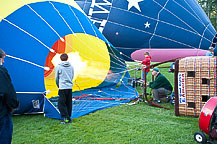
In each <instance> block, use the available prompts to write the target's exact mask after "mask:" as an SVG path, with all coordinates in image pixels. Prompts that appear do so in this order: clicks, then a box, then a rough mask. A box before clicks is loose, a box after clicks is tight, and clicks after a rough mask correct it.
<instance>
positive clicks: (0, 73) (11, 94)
mask: <svg viewBox="0 0 217 144" xmlns="http://www.w3.org/2000/svg"><path fill="white" fill-rule="evenodd" d="M0 82H1V83H0V94H1V95H2V96H3V97H4V99H5V104H6V106H7V109H8V111H9V112H13V110H14V109H15V108H17V107H18V106H19V101H18V98H17V95H16V91H15V89H14V86H13V84H12V82H11V79H10V76H9V74H8V71H7V70H6V69H5V68H3V67H2V68H1V69H0Z"/></svg>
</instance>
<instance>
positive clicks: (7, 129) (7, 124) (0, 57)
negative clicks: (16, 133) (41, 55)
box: [0, 49, 19, 144]
mask: <svg viewBox="0 0 217 144" xmlns="http://www.w3.org/2000/svg"><path fill="white" fill-rule="evenodd" d="M5 56H6V54H5V52H4V51H3V50H2V49H0V144H10V143H11V141H12V135H13V121H12V118H11V117H12V114H11V113H12V112H13V111H14V109H16V108H17V107H18V106H19V101H18V99H17V95H16V92H15V89H14V87H13V84H12V82H11V78H10V75H9V74H8V71H7V69H6V68H5V67H4V66H3V65H2V64H3V63H4V58H5Z"/></svg>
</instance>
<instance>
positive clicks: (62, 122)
mask: <svg viewBox="0 0 217 144" xmlns="http://www.w3.org/2000/svg"><path fill="white" fill-rule="evenodd" d="M71 122H72V120H71V119H64V120H63V121H61V122H60V124H67V123H71Z"/></svg>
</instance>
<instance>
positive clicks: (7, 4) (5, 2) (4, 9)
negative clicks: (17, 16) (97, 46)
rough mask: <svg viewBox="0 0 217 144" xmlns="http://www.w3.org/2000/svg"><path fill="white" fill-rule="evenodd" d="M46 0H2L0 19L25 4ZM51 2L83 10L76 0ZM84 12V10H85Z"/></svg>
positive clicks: (0, 2)
mask: <svg viewBox="0 0 217 144" xmlns="http://www.w3.org/2000/svg"><path fill="white" fill-rule="evenodd" d="M45 1H46V0H0V21H1V20H2V19H3V18H6V17H7V16H8V15H10V14H11V13H13V12H14V11H16V10H17V9H19V8H21V7H23V6H24V5H25V4H31V3H37V2H45ZM50 1H51V2H60V3H65V4H68V5H71V6H73V7H75V8H77V9H78V10H80V11H81V12H83V10H81V8H80V7H79V6H78V5H77V3H76V2H74V0H50ZM83 13H84V12H83Z"/></svg>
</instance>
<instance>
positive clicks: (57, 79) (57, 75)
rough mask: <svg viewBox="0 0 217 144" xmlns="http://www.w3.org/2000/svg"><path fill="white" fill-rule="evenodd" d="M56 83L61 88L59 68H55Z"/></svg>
mask: <svg viewBox="0 0 217 144" xmlns="http://www.w3.org/2000/svg"><path fill="white" fill-rule="evenodd" d="M55 81H56V85H57V87H58V88H59V67H56V68H55Z"/></svg>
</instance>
